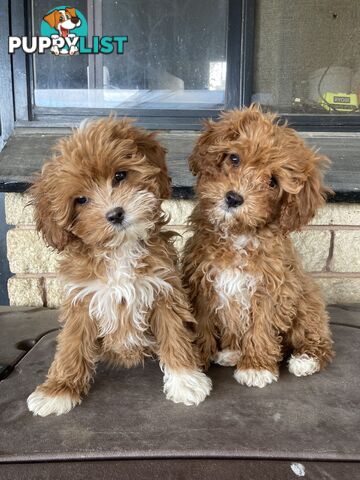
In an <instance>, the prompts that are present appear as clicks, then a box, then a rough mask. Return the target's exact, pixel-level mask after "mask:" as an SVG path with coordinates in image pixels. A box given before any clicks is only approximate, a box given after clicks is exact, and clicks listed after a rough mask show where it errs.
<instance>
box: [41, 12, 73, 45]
mask: <svg viewBox="0 0 360 480" xmlns="http://www.w3.org/2000/svg"><path fill="white" fill-rule="evenodd" d="M44 20H45V22H47V23H48V24H49V25H50V27H51V28H54V29H55V30H57V31H58V32H59V34H58V35H52V36H51V37H52V38H59V37H62V38H66V37H75V35H74V34H71V33H69V32H70V31H71V30H73V29H74V28H77V27H79V26H80V25H81V20H80V18H79V17H78V16H77V14H76V9H75V8H69V7H67V8H65V9H64V10H53V11H52V12H51V13H49V14H47V15H45V17H44ZM51 51H52V52H53V53H55V55H59V54H60V53H61V54H63V55H67V54H70V55H74V53H77V52H78V48H77V47H76V46H71V47H70V50H66V49H64V48H63V49H62V50H59V48H58V47H53V48H52V49H51Z"/></svg>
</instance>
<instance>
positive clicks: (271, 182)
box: [269, 176, 278, 188]
mask: <svg viewBox="0 0 360 480" xmlns="http://www.w3.org/2000/svg"><path fill="white" fill-rule="evenodd" d="M277 184H278V182H277V180H276V178H275V177H274V176H272V177H271V178H270V180H269V187H270V188H275V187H277Z"/></svg>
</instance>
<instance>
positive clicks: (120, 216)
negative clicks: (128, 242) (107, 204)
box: [106, 207, 125, 225]
mask: <svg viewBox="0 0 360 480" xmlns="http://www.w3.org/2000/svg"><path fill="white" fill-rule="evenodd" d="M124 214H125V212H124V210H123V209H122V208H121V207H117V208H114V209H113V210H110V212H107V214H106V219H107V220H108V221H109V222H110V223H113V224H114V225H116V224H118V223H122V221H123V220H124Z"/></svg>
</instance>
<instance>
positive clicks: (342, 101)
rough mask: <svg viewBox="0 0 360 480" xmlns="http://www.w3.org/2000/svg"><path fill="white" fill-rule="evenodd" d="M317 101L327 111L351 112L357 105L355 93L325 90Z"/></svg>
mask: <svg viewBox="0 0 360 480" xmlns="http://www.w3.org/2000/svg"><path fill="white" fill-rule="evenodd" d="M319 102H320V105H321V106H322V107H323V108H324V109H325V110H327V111H328V112H331V111H332V110H335V111H336V112H352V111H354V110H357V108H358V106H359V103H358V97H357V95H356V93H333V92H325V93H324V94H323V96H322V98H320V100H319Z"/></svg>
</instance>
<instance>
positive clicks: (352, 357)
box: [0, 308, 360, 480]
mask: <svg viewBox="0 0 360 480" xmlns="http://www.w3.org/2000/svg"><path fill="white" fill-rule="evenodd" d="M331 314H332V319H333V322H334V323H337V324H334V325H333V326H332V329H333V332H334V339H335V346H336V351H337V356H336V359H335V360H334V362H333V364H332V365H331V366H329V367H328V368H327V369H326V370H325V371H324V372H322V373H320V374H315V375H313V376H311V377H308V378H296V377H294V376H292V375H290V374H289V373H288V372H287V370H286V368H285V367H284V368H283V369H282V371H281V375H280V379H279V381H278V382H277V383H275V384H272V385H269V386H267V387H265V388H264V389H257V388H248V387H245V386H240V385H239V384H237V383H236V382H235V380H234V379H233V377H232V374H233V369H232V368H224V367H218V366H213V367H212V368H211V369H210V372H209V374H210V376H211V378H212V379H213V383H214V389H213V392H212V395H211V396H210V397H209V398H208V399H207V400H205V402H204V403H202V404H201V405H200V406H199V407H186V406H183V405H176V404H174V403H172V402H170V401H167V400H166V399H165V396H164V394H163V393H162V374H161V371H160V369H159V366H158V364H157V362H155V361H148V362H146V365H145V368H142V367H139V368H134V369H130V370H125V369H110V368H107V367H106V366H105V365H100V366H99V369H98V373H97V375H96V380H95V383H94V384H93V386H92V388H91V391H90V394H89V396H88V397H87V398H85V399H84V401H83V403H82V405H81V406H80V407H76V408H75V409H74V410H72V411H71V412H70V413H69V414H67V415H62V416H60V417H56V416H50V417H46V418H40V417H33V416H32V415H31V414H30V413H29V412H28V410H27V407H26V398H27V396H28V395H29V394H30V393H31V392H32V391H33V389H34V388H35V386H36V385H37V384H39V383H41V382H42V381H43V380H44V377H45V374H46V372H47V369H48V367H49V365H50V362H51V360H52V359H53V356H54V349H55V338H56V333H50V334H48V335H46V336H45V337H43V339H42V340H40V342H39V343H38V344H37V345H36V346H35V347H34V348H33V349H32V350H31V351H30V352H29V353H28V354H27V355H26V356H25V357H24V358H23V359H22V361H21V362H20V364H19V365H18V366H17V368H16V370H15V371H14V372H13V373H12V374H11V375H10V376H9V377H8V378H7V379H6V380H4V381H2V382H0V425H1V429H0V463H1V462H6V461H8V462H19V461H30V462H32V461H37V460H42V461H48V460H62V459H73V460H79V459H87V460H89V461H90V460H95V459H102V460H105V459H107V460H109V459H114V460H115V459H116V460H119V459H133V460H139V461H140V460H144V459H151V458H152V459H155V458H158V459H176V458H187V459H195V458H198V459H199V458H202V459H204V460H209V461H210V460H211V461H214V462H215V460H216V459H218V460H220V459H222V460H223V459H233V460H239V461H240V460H244V459H253V460H255V459H263V460H266V459H283V460H284V459H288V461H287V465H288V466H289V465H290V464H289V461H293V460H294V459H297V461H309V460H310V461H315V460H338V461H340V460H341V461H350V460H353V461H354V460H355V461H360V433H359V432H360V428H359V427H360V409H359V398H360V395H359V393H360V375H359V365H360V330H359V327H360V321H359V316H360V315H359V311H358V309H357V308H351V310H346V309H343V308H333V309H331ZM291 478H296V477H295V476H294V477H291ZM318 478H321V477H318ZM344 478H345V477H342V480H344Z"/></svg>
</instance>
